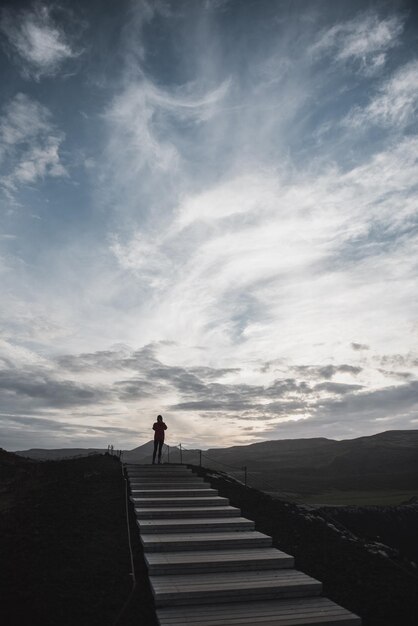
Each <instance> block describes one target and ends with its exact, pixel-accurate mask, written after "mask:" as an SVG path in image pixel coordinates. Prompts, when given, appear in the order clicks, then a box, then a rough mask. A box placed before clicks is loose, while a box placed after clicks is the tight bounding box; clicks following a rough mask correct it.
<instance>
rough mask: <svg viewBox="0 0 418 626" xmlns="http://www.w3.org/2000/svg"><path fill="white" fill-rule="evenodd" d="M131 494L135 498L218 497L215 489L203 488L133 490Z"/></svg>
mask: <svg viewBox="0 0 418 626" xmlns="http://www.w3.org/2000/svg"><path fill="white" fill-rule="evenodd" d="M131 494H132V495H133V496H135V497H136V498H183V497H184V498H191V497H196V498H212V497H213V496H217V495H218V491H217V489H211V488H210V487H203V488H202V489H200V488H199V489H194V488H191V489H134V488H132V487H131Z"/></svg>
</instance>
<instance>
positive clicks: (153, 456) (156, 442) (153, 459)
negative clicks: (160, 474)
mask: <svg viewBox="0 0 418 626" xmlns="http://www.w3.org/2000/svg"><path fill="white" fill-rule="evenodd" d="M157 446H158V441H156V440H155V439H154V453H153V455H152V464H153V465H154V463H155V455H156V454H157Z"/></svg>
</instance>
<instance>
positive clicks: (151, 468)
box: [125, 464, 193, 476]
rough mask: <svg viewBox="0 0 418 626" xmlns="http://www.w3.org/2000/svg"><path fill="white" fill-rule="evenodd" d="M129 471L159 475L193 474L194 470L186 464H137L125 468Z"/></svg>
mask: <svg viewBox="0 0 418 626" xmlns="http://www.w3.org/2000/svg"><path fill="white" fill-rule="evenodd" d="M125 469H126V471H127V472H128V473H132V472H135V473H141V474H144V475H145V474H146V475H154V476H159V475H161V474H192V473H193V472H192V470H191V469H190V468H188V467H185V466H184V465H178V466H174V465H167V464H166V465H151V464H150V465H142V466H140V465H137V466H133V465H132V466H130V467H129V466H128V467H126V468H125Z"/></svg>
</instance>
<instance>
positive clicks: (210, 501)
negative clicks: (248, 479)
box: [131, 496, 229, 509]
mask: <svg viewBox="0 0 418 626" xmlns="http://www.w3.org/2000/svg"><path fill="white" fill-rule="evenodd" d="M131 500H132V502H133V503H134V505H135V506H138V507H144V508H145V509H151V508H154V507H156V506H162V507H170V506H226V505H227V504H229V500H228V498H221V497H220V496H214V497H213V498H197V497H194V498H193V497H192V498H184V497H182V498H169V497H166V498H137V497H133V496H131Z"/></svg>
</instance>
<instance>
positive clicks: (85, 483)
mask: <svg viewBox="0 0 418 626" xmlns="http://www.w3.org/2000/svg"><path fill="white" fill-rule="evenodd" d="M0 470H1V471H0V476H1V478H0V537H1V540H0V562H1V567H0V587H1V589H2V596H3V598H4V600H2V606H1V622H2V624H4V626H38V625H39V626H48V625H50V626H57V625H58V624H59V625H60V626H75V624H77V625H79V626H94V625H97V626H99V625H100V626H105V625H107V624H109V625H112V624H114V622H115V619H116V617H117V616H118V614H119V613H120V611H121V609H122V607H123V605H124V604H125V601H126V599H127V598H128V596H129V594H130V592H131V589H132V583H131V577H130V569H131V567H130V557H129V549H128V539H127V526H126V515H125V481H124V479H123V477H122V474H121V466H120V464H119V463H118V462H117V461H116V459H115V458H114V457H110V456H107V455H106V456H98V455H97V456H91V457H86V458H81V459H75V460H66V461H48V462H45V463H38V462H32V461H25V460H24V459H22V458H20V457H17V456H15V455H13V454H10V453H7V452H4V451H3V450H0ZM130 521H131V526H132V530H133V541H134V545H133V548H134V553H135V562H136V576H137V580H138V589H137V591H136V592H135V593H134V594H133V597H132V601H131V602H130V604H129V606H128V610H127V611H125V612H124V613H123V616H122V619H121V620H120V621H119V622H118V624H119V626H131V625H133V624H136V625H138V616H139V615H141V616H142V618H141V625H142V626H154V625H155V623H156V622H155V618H154V610H153V606H152V600H151V596H150V590H149V588H148V584H147V579H146V571H145V564H144V562H143V558H142V556H141V555H142V551H141V547H140V545H139V540H138V536H137V532H136V529H135V527H134V520H133V518H132V517H131V520H130Z"/></svg>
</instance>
